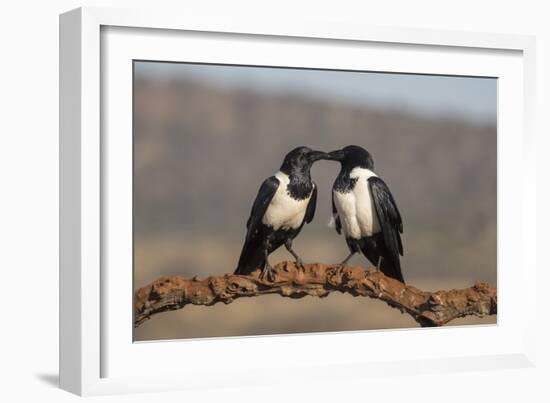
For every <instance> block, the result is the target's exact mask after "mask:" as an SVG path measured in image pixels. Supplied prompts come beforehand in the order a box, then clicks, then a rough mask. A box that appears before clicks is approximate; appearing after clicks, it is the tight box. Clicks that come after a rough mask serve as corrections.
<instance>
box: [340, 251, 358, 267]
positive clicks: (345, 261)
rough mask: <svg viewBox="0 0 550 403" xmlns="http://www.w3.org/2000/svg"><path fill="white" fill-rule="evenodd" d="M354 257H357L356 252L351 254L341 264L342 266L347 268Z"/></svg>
mask: <svg viewBox="0 0 550 403" xmlns="http://www.w3.org/2000/svg"><path fill="white" fill-rule="evenodd" d="M353 255H355V252H351V253H350V254H349V255H348V257H346V258H345V259H344V260H342V262H341V263H340V266H345V265H346V264H347V263H348V261H349V260H350V259H351V258H352V257H353Z"/></svg>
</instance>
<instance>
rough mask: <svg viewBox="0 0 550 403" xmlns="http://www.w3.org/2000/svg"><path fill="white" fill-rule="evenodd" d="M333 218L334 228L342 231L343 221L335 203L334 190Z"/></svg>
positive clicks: (339, 231) (339, 232)
mask: <svg viewBox="0 0 550 403" xmlns="http://www.w3.org/2000/svg"><path fill="white" fill-rule="evenodd" d="M332 218H333V219H334V229H335V230H336V232H338V234H341V233H342V223H341V222H340V216H339V215H338V210H336V205H335V204H334V192H332Z"/></svg>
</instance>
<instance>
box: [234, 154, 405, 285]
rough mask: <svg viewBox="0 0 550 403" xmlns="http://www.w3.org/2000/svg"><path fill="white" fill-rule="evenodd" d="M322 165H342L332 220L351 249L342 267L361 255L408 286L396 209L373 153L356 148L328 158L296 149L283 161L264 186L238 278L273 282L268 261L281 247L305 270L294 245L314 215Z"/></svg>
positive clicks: (255, 206) (250, 221)
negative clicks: (315, 169) (315, 175)
mask: <svg viewBox="0 0 550 403" xmlns="http://www.w3.org/2000/svg"><path fill="white" fill-rule="evenodd" d="M318 160H334V161H339V162H340V164H341V169H340V173H339V174H338V176H337V177H336V180H335V181H334V185H333V187H332V220H331V221H333V223H334V227H335V229H336V231H337V232H338V234H341V233H342V232H343V234H344V236H345V239H346V243H347V245H348V248H349V250H350V254H349V255H348V256H347V257H346V258H345V259H344V260H343V261H342V263H341V264H342V265H345V264H346V263H347V262H348V260H349V259H350V258H351V257H352V256H353V255H354V254H356V253H363V255H364V256H365V257H366V258H367V259H368V260H369V261H370V262H371V263H372V264H373V265H375V266H376V267H377V268H378V269H379V270H380V271H382V273H384V274H385V275H386V276H389V277H392V278H394V279H396V280H399V281H401V282H405V281H404V279H403V275H402V273H401V264H400V260H399V256H400V255H401V256H402V255H403V244H402V241H401V236H400V234H402V233H403V223H402V220H401V215H400V213H399V210H398V208H397V204H396V203H395V200H394V198H393V196H392V194H391V192H390V190H389V189H388V187H387V185H386V184H385V183H384V181H383V180H382V179H380V178H379V177H378V175H376V173H375V172H374V161H373V159H372V156H371V155H370V153H369V152H368V151H367V150H365V149H364V148H362V147H359V146H354V145H350V146H347V147H344V148H343V149H341V150H336V151H331V152H329V153H325V152H322V151H313V150H311V149H310V148H308V147H298V148H295V149H294V150H292V151H290V152H289V153H288V154H287V155H286V156H285V159H284V161H283V164H282V165H281V168H280V170H279V171H278V172H277V173H276V174H275V175H273V176H271V177H269V178H267V179H266V180H265V181H264V182H263V183H262V185H261V187H260V190H259V191H258V194H257V196H256V199H255V200H254V204H253V206H252V210H251V212H250V217H249V218H248V221H247V223H246V228H247V232H246V237H245V241H244V245H243V248H242V251H241V255H240V258H239V264H238V266H237V269H236V270H235V274H243V275H247V274H250V273H252V272H253V271H255V270H257V269H261V270H262V272H261V274H260V278H262V279H263V278H264V277H265V276H266V275H267V276H268V278H270V279H271V276H272V267H271V265H270V264H269V261H268V256H269V254H270V253H272V252H273V251H275V250H276V249H278V248H279V247H281V246H282V245H284V246H285V247H286V249H287V250H288V252H289V253H290V254H291V255H292V256H293V257H294V259H295V260H296V264H297V265H298V266H302V265H303V263H302V259H301V258H300V257H299V256H298V254H297V253H296V252H295V251H294V250H293V249H292V241H293V240H294V238H296V237H297V236H298V234H299V233H300V231H301V230H302V227H303V226H304V225H305V224H309V223H310V222H311V221H312V220H313V217H314V215H315V207H316V204H317V185H316V184H315V182H313V181H312V180H311V172H310V171H311V167H312V165H313V163H314V162H315V161H318Z"/></svg>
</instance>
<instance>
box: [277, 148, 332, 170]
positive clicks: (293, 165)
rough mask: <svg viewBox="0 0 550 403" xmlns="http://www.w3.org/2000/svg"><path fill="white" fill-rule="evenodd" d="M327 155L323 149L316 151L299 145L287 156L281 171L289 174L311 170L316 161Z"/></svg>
mask: <svg viewBox="0 0 550 403" xmlns="http://www.w3.org/2000/svg"><path fill="white" fill-rule="evenodd" d="M327 155H328V154H327V153H325V152H323V151H314V150H312V149H311V148H309V147H297V148H295V149H294V150H292V151H290V152H289V153H288V154H287V155H286V156H285V160H284V161H283V165H281V172H284V173H285V174H287V175H290V174H291V173H293V172H295V173H297V172H309V169H310V168H311V166H312V165H313V163H314V162H315V161H318V160H320V159H326V158H327Z"/></svg>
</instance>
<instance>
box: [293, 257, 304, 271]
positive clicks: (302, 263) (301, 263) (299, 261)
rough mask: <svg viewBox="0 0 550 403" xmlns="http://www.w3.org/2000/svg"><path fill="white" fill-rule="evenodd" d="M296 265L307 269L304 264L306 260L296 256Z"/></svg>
mask: <svg viewBox="0 0 550 403" xmlns="http://www.w3.org/2000/svg"><path fill="white" fill-rule="evenodd" d="M295 264H296V267H297V268H299V269H301V270H304V269H305V266H304V261H303V260H302V259H300V258H296V262H295Z"/></svg>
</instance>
